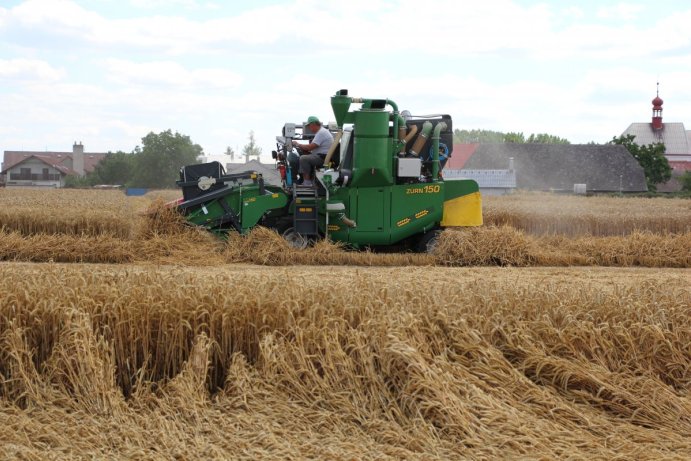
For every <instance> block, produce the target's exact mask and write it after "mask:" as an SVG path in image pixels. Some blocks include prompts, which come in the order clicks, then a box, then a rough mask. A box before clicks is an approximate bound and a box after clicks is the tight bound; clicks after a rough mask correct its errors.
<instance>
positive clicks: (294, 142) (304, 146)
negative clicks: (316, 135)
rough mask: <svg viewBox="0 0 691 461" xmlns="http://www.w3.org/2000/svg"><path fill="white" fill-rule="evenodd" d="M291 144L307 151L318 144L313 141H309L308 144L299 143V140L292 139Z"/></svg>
mask: <svg viewBox="0 0 691 461" xmlns="http://www.w3.org/2000/svg"><path fill="white" fill-rule="evenodd" d="M293 146H294V147H297V148H299V149H302V150H304V151H307V152H311V151H313V150H314V149H316V148H317V147H319V145H318V144H315V143H313V142H311V143H309V144H300V143H299V142H297V141H295V140H293Z"/></svg>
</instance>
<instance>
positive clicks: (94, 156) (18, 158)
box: [2, 150, 107, 174]
mask: <svg viewBox="0 0 691 461" xmlns="http://www.w3.org/2000/svg"><path fill="white" fill-rule="evenodd" d="M106 155H107V154H106V153H103V152H84V172H85V173H90V172H92V171H94V168H96V165H97V164H98V163H99V162H100V161H101V160H103V159H104V158H105V156H106ZM29 157H35V158H38V159H39V160H41V161H42V162H44V163H46V164H48V165H50V166H52V167H54V168H56V169H57V170H59V171H62V172H63V173H65V174H75V173H76V172H75V171H74V170H73V169H72V168H70V167H69V166H67V165H65V163H66V160H67V159H69V160H70V162H71V161H72V152H44V151H12V150H6V151H5V159H4V160H3V163H2V167H3V168H2V172H3V173H4V172H5V171H7V170H9V169H10V168H12V167H13V166H15V165H17V164H19V163H21V162H23V161H24V160H26V159H28V158H29ZM68 164H69V163H68Z"/></svg>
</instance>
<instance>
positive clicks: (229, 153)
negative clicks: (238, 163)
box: [224, 146, 235, 162]
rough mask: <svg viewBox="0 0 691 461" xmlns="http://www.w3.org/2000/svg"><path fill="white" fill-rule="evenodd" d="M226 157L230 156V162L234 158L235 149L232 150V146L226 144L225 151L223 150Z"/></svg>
mask: <svg viewBox="0 0 691 461" xmlns="http://www.w3.org/2000/svg"><path fill="white" fill-rule="evenodd" d="M224 154H226V155H227V156H228V157H230V161H231V162H232V161H233V160H235V151H234V150H233V148H232V147H230V146H228V147H226V151H225V152H224Z"/></svg>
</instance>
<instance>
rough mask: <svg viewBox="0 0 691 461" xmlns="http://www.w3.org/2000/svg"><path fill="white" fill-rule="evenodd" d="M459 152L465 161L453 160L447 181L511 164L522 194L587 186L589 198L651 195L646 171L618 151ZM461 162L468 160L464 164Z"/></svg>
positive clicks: (474, 147) (509, 147)
mask: <svg viewBox="0 0 691 461" xmlns="http://www.w3.org/2000/svg"><path fill="white" fill-rule="evenodd" d="M468 146H469V147H468ZM459 147H460V149H459V152H461V153H462V155H460V156H459V157H460V159H458V160H454V157H451V159H449V162H448V163H447V165H446V167H445V170H449V171H446V172H445V175H447V176H451V175H460V176H462V175H463V174H464V172H465V171H467V170H499V171H509V170H501V169H502V168H507V166H509V165H510V163H511V162H512V159H513V169H514V172H515V173H514V174H515V187H516V188H518V189H524V190H538V191H555V192H573V191H574V190H575V189H576V188H579V187H583V186H576V185H582V184H585V186H584V187H585V191H587V192H644V191H647V190H648V189H647V186H646V183H645V175H644V173H643V169H642V168H641V166H640V165H639V164H638V162H637V161H636V159H634V158H633V156H631V154H630V153H629V151H627V150H626V148H625V147H624V146H620V145H596V144H586V145H575V144H516V143H505V144H467V145H460V146H459ZM455 154H456V146H454V155H455ZM463 157H466V159H465V161H464V162H463V163H462V164H461V161H462V160H463ZM509 169H511V167H509ZM454 170H456V171H458V170H460V171H458V172H455V171H454ZM473 174H474V172H473ZM468 176H470V175H468ZM506 176H507V173H503V174H502V175H499V176H497V177H501V178H502V179H503V180H505V179H506ZM494 187H495V188H496V187H497V186H494ZM481 190H483V188H482V187H481Z"/></svg>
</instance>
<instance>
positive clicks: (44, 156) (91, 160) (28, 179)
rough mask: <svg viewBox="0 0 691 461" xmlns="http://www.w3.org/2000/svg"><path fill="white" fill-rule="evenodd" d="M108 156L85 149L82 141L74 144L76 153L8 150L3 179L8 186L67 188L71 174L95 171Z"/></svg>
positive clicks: (73, 148)
mask: <svg viewBox="0 0 691 461" xmlns="http://www.w3.org/2000/svg"><path fill="white" fill-rule="evenodd" d="M106 155H107V154H105V153H100V152H99V153H95V152H84V145H83V144H82V143H81V142H80V143H79V144H77V143H76V142H75V143H74V145H73V146H72V152H48V151H45V152H41V151H36V152H32V151H11V150H6V151H5V157H4V160H3V163H2V170H0V182H4V183H5V185H6V186H7V187H63V186H64V185H65V178H67V176H70V175H79V176H83V175H84V174H86V173H89V172H91V171H93V170H94V168H95V167H96V165H97V164H98V163H99V162H100V161H101V160H103V159H104V158H105V156H106Z"/></svg>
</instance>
